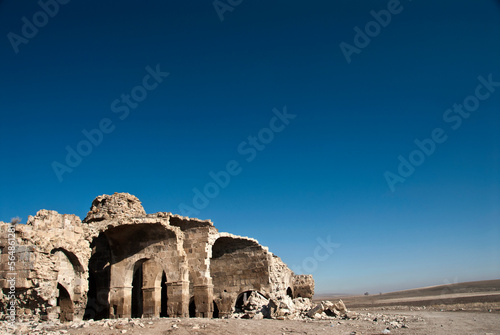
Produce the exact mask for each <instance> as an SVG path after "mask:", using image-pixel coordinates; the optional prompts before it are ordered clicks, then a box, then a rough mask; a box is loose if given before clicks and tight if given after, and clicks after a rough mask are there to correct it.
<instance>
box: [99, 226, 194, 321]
mask: <svg viewBox="0 0 500 335" xmlns="http://www.w3.org/2000/svg"><path fill="white" fill-rule="evenodd" d="M178 230H179V228H177V227H169V226H166V225H164V224H162V223H161V222H151V223H127V224H126V223H122V224H121V225H119V226H112V227H109V226H108V228H107V229H106V230H105V231H104V234H105V235H106V236H107V238H108V240H109V244H110V250H111V254H112V262H111V279H110V296H109V305H110V311H111V314H112V316H113V317H130V316H131V315H132V307H133V306H135V307H134V315H138V314H139V313H140V308H139V307H140V304H139V303H136V302H135V301H136V300H134V304H132V296H134V297H135V298H134V299H137V298H140V294H141V293H140V292H139V291H138V288H136V289H135V290H134V295H132V294H131V289H132V288H133V287H138V286H139V285H140V284H139V280H140V279H139V278H138V277H137V276H138V275H139V274H137V273H136V271H137V268H136V265H138V264H141V270H139V271H143V277H142V279H143V283H142V294H143V301H144V304H143V308H144V309H143V316H144V317H158V316H159V315H160V312H161V286H162V285H161V276H162V271H164V272H165V274H166V279H167V280H168V283H166V284H165V285H166V286H167V287H166V290H167V291H168V305H169V306H168V307H167V314H168V315H170V316H187V315H188V296H189V294H188V290H189V286H188V271H187V265H186V262H187V261H186V255H185V252H184V249H183V245H182V235H179V234H178V233H180V231H178ZM142 266H144V268H142ZM134 274H136V282H135V284H134V285H133V281H134V278H133V277H134ZM164 291H165V289H164ZM136 307H137V308H139V309H138V310H136Z"/></svg>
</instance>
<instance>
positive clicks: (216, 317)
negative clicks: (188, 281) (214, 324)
mask: <svg viewBox="0 0 500 335" xmlns="http://www.w3.org/2000/svg"><path fill="white" fill-rule="evenodd" d="M212 317H213V318H214V319H218V318H219V307H217V304H216V303H215V301H214V312H213V314H212Z"/></svg>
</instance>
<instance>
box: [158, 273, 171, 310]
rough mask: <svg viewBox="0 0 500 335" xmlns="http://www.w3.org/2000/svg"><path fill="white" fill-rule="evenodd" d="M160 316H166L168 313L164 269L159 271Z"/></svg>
mask: <svg viewBox="0 0 500 335" xmlns="http://www.w3.org/2000/svg"><path fill="white" fill-rule="evenodd" d="M159 286H160V317H162V318H166V317H168V316H169V313H168V290H167V274H166V273H165V271H162V272H161V278H160V285H159Z"/></svg>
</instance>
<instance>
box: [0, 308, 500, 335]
mask: <svg viewBox="0 0 500 335" xmlns="http://www.w3.org/2000/svg"><path fill="white" fill-rule="evenodd" d="M374 320H376V321H374ZM389 320H400V321H402V322H398V321H389ZM391 322H392V324H398V325H404V328H402V327H401V328H399V327H394V326H392V324H391ZM45 326H47V325H44V324H38V325H36V326H35V325H30V326H29V327H24V326H23V327H22V328H21V327H18V332H17V334H75V335H76V334H78V335H94V334H101V335H111V334H137V335H167V334H178V335H198V334H199V335H202V334H203V335H219V334H234V335H236V334H238V335H240V334H248V335H257V334H259V335H261V334H278V335H282V334H285V335H288V334H311V335H312V334H339V335H340V334H347V335H350V334H352V335H354V334H356V335H359V334H367V335H371V334H422V335H423V334H426V335H427V334H434V335H445V334H446V335H450V334H464V335H465V334H467V335H471V334H482V335H490V334H500V315H499V314H498V313H493V312H491V313H489V312H486V313H484V312H472V313H471V312H463V311H462V312H430V311H397V310H373V311H371V312H364V311H363V312H361V313H360V317H359V318H358V319H356V320H303V321H296V320H283V321H280V320H265V319H264V320H243V319H199V318H191V319H168V318H162V319H118V320H106V321H98V322H74V323H71V324H65V325H53V326H51V327H47V328H46V327H45ZM387 329H388V330H387ZM9 333H10V332H3V334H9Z"/></svg>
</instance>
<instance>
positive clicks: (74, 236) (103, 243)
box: [0, 193, 314, 321]
mask: <svg viewBox="0 0 500 335" xmlns="http://www.w3.org/2000/svg"><path fill="white" fill-rule="evenodd" d="M9 227H10V224H9V223H5V222H0V253H1V255H0V256H1V268H0V286H1V288H2V290H0V318H1V319H5V318H6V316H7V315H8V311H7V307H8V306H9V282H8V278H9V274H10V273H12V271H9V268H8V267H7V264H8V253H7V250H8V241H7V235H8V232H7V231H8V228H9ZM15 240H16V247H15V255H16V269H15V278H16V280H15V286H16V290H15V302H16V318H17V319H18V320H29V319H42V320H49V319H51V320H55V319H59V320H61V321H71V320H81V319H105V318H112V319H113V318H125V317H189V316H191V317H194V316H196V317H206V318H210V317H224V316H228V315H230V314H231V313H232V312H234V311H235V308H236V307H237V305H238V304H242V303H244V304H246V303H247V299H248V298H249V297H250V296H252V292H258V293H259V296H262V297H265V298H266V299H276V300H277V301H280V300H282V299H283V298H284V297H288V298H287V299H291V298H298V297H301V298H312V296H313V294H314V281H313V279H312V276H311V275H295V274H294V273H293V272H292V271H291V270H290V269H289V268H288V267H287V266H286V264H284V263H283V262H282V261H281V259H280V258H279V257H277V256H275V255H273V254H272V253H271V252H269V250H268V249H267V248H266V247H263V246H261V245H260V244H259V243H258V242H257V241H256V240H254V239H252V238H248V237H242V236H236V235H232V234H229V233H222V232H219V231H218V230H217V228H215V227H214V225H213V223H212V222H211V221H209V220H204V221H203V220H199V219H195V218H188V217H183V216H179V215H174V214H172V213H168V212H159V213H154V214H146V212H145V211H144V208H143V207H142V205H141V202H140V201H139V199H137V198H136V197H135V196H133V195H130V194H128V193H115V194H113V195H102V196H99V197H97V198H96V199H95V200H94V201H93V202H92V206H91V208H90V211H89V212H88V214H87V217H86V218H85V219H84V220H83V221H81V220H80V218H79V217H78V216H76V215H68V214H58V213H57V212H55V211H50V210H40V211H39V212H38V213H37V214H36V215H35V216H30V217H29V218H28V221H27V224H26V225H24V224H17V225H16V226H15ZM254 295H255V293H254Z"/></svg>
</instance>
